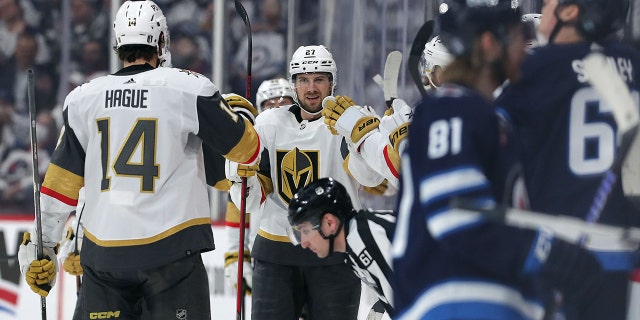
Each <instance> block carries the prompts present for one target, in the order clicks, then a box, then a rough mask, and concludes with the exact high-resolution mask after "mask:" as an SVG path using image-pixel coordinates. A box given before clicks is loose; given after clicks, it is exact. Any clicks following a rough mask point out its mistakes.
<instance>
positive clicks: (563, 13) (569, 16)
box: [556, 3, 580, 22]
mask: <svg viewBox="0 0 640 320" xmlns="http://www.w3.org/2000/svg"><path fill="white" fill-rule="evenodd" d="M556 10H557V13H558V16H559V17H560V20H561V21H563V22H572V21H577V20H578V15H580V7H579V6H578V5H577V4H575V3H571V4H567V5H564V6H562V7H559V8H557V9H556Z"/></svg>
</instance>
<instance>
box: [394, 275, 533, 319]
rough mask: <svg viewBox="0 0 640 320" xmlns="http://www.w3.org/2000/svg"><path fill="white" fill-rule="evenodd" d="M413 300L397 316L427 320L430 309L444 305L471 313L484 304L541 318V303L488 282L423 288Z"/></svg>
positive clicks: (455, 283)
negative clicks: (411, 303)
mask: <svg viewBox="0 0 640 320" xmlns="http://www.w3.org/2000/svg"><path fill="white" fill-rule="evenodd" d="M415 301H416V302H415V303H414V304H413V305H412V306H411V307H410V308H409V309H407V310H406V311H404V312H402V314H400V315H399V317H398V318H397V319H426V318H428V317H426V316H427V315H428V314H429V313H430V312H431V311H435V310H434V309H435V308H437V307H438V306H443V305H451V306H452V307H455V308H456V309H457V310H458V311H459V312H460V314H464V313H465V312H466V313H469V312H473V310H477V308H482V307H481V305H483V304H485V305H494V306H497V307H501V308H504V309H510V310H512V311H515V312H517V313H519V314H521V315H522V317H521V318H522V319H541V318H542V317H543V315H544V308H543V307H542V306H541V305H539V304H537V303H534V302H532V301H527V300H525V299H524V298H523V297H522V296H521V294H520V293H519V292H518V291H516V290H513V289H511V288H508V287H506V286H502V285H499V284H494V283H488V282H447V283H443V284H441V285H438V286H435V287H433V288H431V289H429V290H427V291H425V292H424V293H423V294H422V295H420V296H419V297H418V298H417V299H416V300H415ZM456 305H457V307H456Z"/></svg>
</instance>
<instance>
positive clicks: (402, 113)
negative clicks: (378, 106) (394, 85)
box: [380, 99, 413, 152]
mask: <svg viewBox="0 0 640 320" xmlns="http://www.w3.org/2000/svg"><path fill="white" fill-rule="evenodd" d="M392 106H393V107H392V108H390V109H387V111H385V115H384V117H382V119H380V131H381V132H382V133H383V134H385V135H388V136H389V143H390V144H391V146H393V148H394V149H396V150H398V152H401V151H402V150H400V148H402V145H403V143H402V142H403V141H404V140H405V139H406V138H407V137H408V136H409V124H410V123H411V118H413V109H412V108H411V107H410V106H409V105H408V104H407V103H406V102H404V100H402V99H395V100H393V104H392Z"/></svg>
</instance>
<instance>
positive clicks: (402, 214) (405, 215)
mask: <svg viewBox="0 0 640 320" xmlns="http://www.w3.org/2000/svg"><path fill="white" fill-rule="evenodd" d="M401 161H402V164H401V167H402V171H400V174H402V178H403V186H404V190H403V191H402V197H401V198H400V203H399V205H398V219H397V220H396V230H395V235H394V237H393V241H392V242H391V256H392V257H394V258H398V257H402V256H403V255H404V252H405V250H407V244H408V241H409V239H408V237H409V220H410V215H411V206H412V205H413V201H414V195H413V187H412V186H413V175H412V173H411V162H410V161H409V155H408V154H407V153H405V154H404V155H403V156H402V158H401Z"/></svg>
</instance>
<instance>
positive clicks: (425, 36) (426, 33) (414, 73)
mask: <svg viewBox="0 0 640 320" xmlns="http://www.w3.org/2000/svg"><path fill="white" fill-rule="evenodd" d="M433 28H434V22H433V20H429V21H427V22H425V23H424V24H423V25H422V27H420V30H418V33H417V34H416V37H415V39H414V40H413V44H411V51H410V53H409V60H408V63H407V67H408V68H409V75H411V78H412V79H413V82H414V83H415V84H416V86H417V87H418V91H420V95H422V97H426V96H427V90H425V88H424V86H423V85H422V79H421V77H420V73H419V72H418V64H419V62H420V56H421V55H422V51H424V45H425V44H426V43H427V42H428V41H429V39H430V38H431V35H432V34H433Z"/></svg>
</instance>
